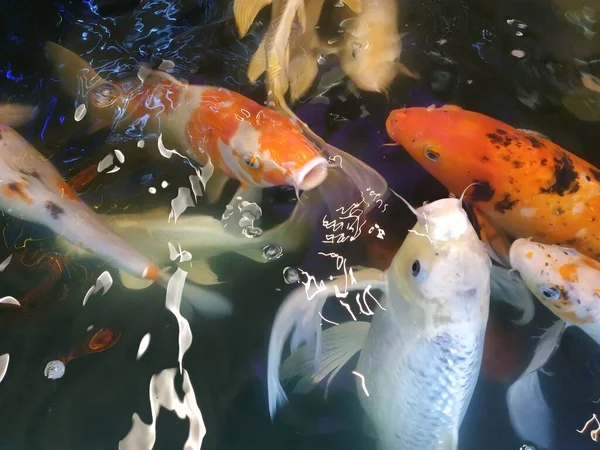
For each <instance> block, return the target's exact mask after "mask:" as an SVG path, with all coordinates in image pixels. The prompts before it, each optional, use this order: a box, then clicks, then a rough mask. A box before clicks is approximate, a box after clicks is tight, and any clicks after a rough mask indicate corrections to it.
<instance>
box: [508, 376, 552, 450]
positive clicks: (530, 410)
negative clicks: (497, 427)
mask: <svg viewBox="0 0 600 450" xmlns="http://www.w3.org/2000/svg"><path fill="white" fill-rule="evenodd" d="M506 403H507V406H508V416H509V419H510V422H511V424H512V426H513V429H514V430H515V432H516V433H517V435H519V437H520V438H521V439H525V440H527V441H531V442H533V443H534V444H535V445H536V448H540V449H548V448H550V446H551V444H552V441H553V431H554V426H553V425H554V424H553V417H552V411H551V410H550V407H549V405H548V402H547V401H546V398H545V397H544V393H543V392H542V387H541V385H540V378H539V372H537V371H535V372H531V373H528V374H527V375H526V376H524V377H520V378H519V379H518V380H517V381H515V382H514V383H513V384H512V385H511V386H510V387H509V388H508V391H507V393H506Z"/></svg>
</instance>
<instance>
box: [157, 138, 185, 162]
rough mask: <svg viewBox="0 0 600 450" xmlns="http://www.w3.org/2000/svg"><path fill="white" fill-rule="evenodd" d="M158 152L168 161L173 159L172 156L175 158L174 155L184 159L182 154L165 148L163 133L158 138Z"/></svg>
mask: <svg viewBox="0 0 600 450" xmlns="http://www.w3.org/2000/svg"><path fill="white" fill-rule="evenodd" d="M158 151H159V152H160V154H161V155H163V156H164V157H165V158H167V159H171V156H173V154H175V155H178V156H181V157H182V158H183V156H182V155H181V153H179V152H178V151H177V150H169V149H168V148H167V147H165V144H163V140H162V133H161V134H160V135H159V136H158Z"/></svg>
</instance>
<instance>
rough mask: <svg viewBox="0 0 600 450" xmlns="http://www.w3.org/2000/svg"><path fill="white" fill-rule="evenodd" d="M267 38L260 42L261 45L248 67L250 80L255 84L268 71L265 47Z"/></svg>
mask: <svg viewBox="0 0 600 450" xmlns="http://www.w3.org/2000/svg"><path fill="white" fill-rule="evenodd" d="M265 42H266V36H265V37H264V38H263V40H262V41H261V42H260V45H259V46H258V48H257V49H256V52H254V55H252V58H251V59H250V64H249V65H248V73H247V75H248V80H250V82H251V83H254V82H255V81H256V80H258V78H259V77H260V76H261V75H262V74H263V73H264V72H265V70H267V53H266V52H267V50H266V46H265Z"/></svg>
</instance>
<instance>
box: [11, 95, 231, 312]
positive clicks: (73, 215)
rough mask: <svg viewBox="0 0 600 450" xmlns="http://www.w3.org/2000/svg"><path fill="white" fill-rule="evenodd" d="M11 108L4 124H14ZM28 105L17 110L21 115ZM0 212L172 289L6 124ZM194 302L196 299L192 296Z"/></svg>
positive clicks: (201, 302) (225, 306) (219, 302)
mask: <svg viewBox="0 0 600 450" xmlns="http://www.w3.org/2000/svg"><path fill="white" fill-rule="evenodd" d="M11 108H13V107H12V106H11V105H8V106H5V107H3V113H2V116H0V121H2V122H10V121H11ZM22 108H23V107H22V106H14V111H15V112H14V114H15V115H19V114H21V109H22ZM0 208H1V209H2V210H3V211H4V212H5V213H7V214H10V215H11V216H14V217H16V218H18V219H22V220H25V221H28V222H33V223H37V224H40V225H44V226H46V227H48V228H49V229H50V230H52V231H53V232H54V233H56V234H57V235H60V236H62V237H63V238H64V239H66V240H68V241H69V242H71V243H72V244H73V245H75V246H77V247H79V248H84V249H87V250H89V251H90V252H92V253H94V254H96V255H97V256H99V257H100V258H102V259H104V260H105V261H107V262H109V263H110V264H111V265H113V266H115V267H117V268H119V269H121V270H123V271H125V272H127V273H129V274H131V275H132V276H136V277H140V278H144V279H147V280H151V281H156V282H158V283H160V284H161V285H163V286H165V287H166V284H167V282H168V278H169V277H168V275H167V274H166V273H164V272H163V271H162V270H161V269H160V267H159V266H158V265H157V264H156V263H155V262H154V261H153V260H152V259H151V258H149V257H147V256H146V255H145V254H144V253H143V252H140V251H139V250H137V249H136V248H135V247H134V246H132V245H130V244H129V243H128V242H127V241H126V240H124V239H122V238H121V237H120V236H119V235H117V234H115V233H114V232H112V231H111V230H110V229H109V228H108V227H107V226H106V225H105V224H104V222H103V221H102V220H100V219H99V217H98V216H97V215H96V214H95V213H94V212H93V211H92V210H91V209H90V208H89V207H88V206H87V205H86V204H85V203H84V202H83V201H82V200H81V199H80V198H79V196H78V195H77V194H76V193H75V192H74V191H73V189H71V187H70V186H69V185H68V184H67V183H66V182H65V181H64V180H63V178H62V177H61V175H60V174H59V172H58V171H57V170H56V169H55V168H54V166H53V165H52V164H51V163H50V162H49V161H48V160H47V159H46V158H44V156H43V155H42V154H41V153H39V152H38V151H37V150H36V149H35V148H34V147H33V146H32V145H31V144H30V143H29V142H28V141H27V140H26V139H24V138H23V137H22V136H21V135H20V134H19V133H17V132H16V131H15V130H13V129H12V128H10V127H8V126H6V125H0ZM191 288H192V287H191V286H188V294H190V296H192V297H194V302H193V303H194V305H195V306H197V307H198V308H199V309H200V310H202V311H204V312H206V313H208V314H216V315H221V314H227V313H228V312H229V310H230V305H229V303H228V301H226V300H225V299H224V298H222V297H221V296H220V295H218V294H216V293H211V292H208V291H205V290H203V289H200V288H198V289H197V290H196V289H192V291H190V290H189V289H191ZM188 298H190V297H188Z"/></svg>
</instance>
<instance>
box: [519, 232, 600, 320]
mask: <svg viewBox="0 0 600 450" xmlns="http://www.w3.org/2000/svg"><path fill="white" fill-rule="evenodd" d="M510 265H511V266H512V268H513V269H514V270H516V271H517V272H518V274H519V276H520V278H521V279H522V280H523V283H524V284H525V286H527V288H528V289H529V290H530V291H531V292H532V293H533V294H534V295H535V296H536V297H537V299H538V300H539V301H540V302H541V303H542V304H543V305H544V306H545V307H546V308H548V309H549V310H550V311H552V312H553V313H554V314H555V315H556V316H557V317H559V318H561V319H563V320H565V321H567V322H570V323H574V324H584V323H590V322H594V321H596V320H598V319H600V307H599V303H598V302H599V301H600V263H598V262H596V261H594V260H593V259H591V258H588V257H587V256H584V255H582V254H580V253H579V252H578V251H577V250H575V249H573V248H569V247H561V246H560V245H547V244H541V243H538V242H534V241H533V240H531V239H523V238H520V239H517V240H515V241H514V242H513V243H512V245H511V247H510Z"/></svg>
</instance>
